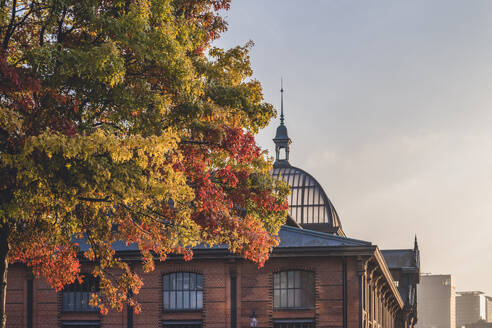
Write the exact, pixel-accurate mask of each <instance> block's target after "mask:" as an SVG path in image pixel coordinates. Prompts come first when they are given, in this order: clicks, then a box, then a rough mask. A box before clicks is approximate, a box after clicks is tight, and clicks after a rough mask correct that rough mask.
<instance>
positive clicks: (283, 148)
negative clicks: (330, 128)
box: [273, 78, 292, 166]
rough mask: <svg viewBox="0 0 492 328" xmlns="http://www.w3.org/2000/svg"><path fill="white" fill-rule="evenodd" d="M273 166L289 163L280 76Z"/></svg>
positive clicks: (282, 89)
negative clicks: (278, 123) (278, 111)
mask: <svg viewBox="0 0 492 328" xmlns="http://www.w3.org/2000/svg"><path fill="white" fill-rule="evenodd" d="M273 142H275V163H274V165H275V166H279V165H283V166H290V164H289V145H290V143H291V142H292V141H291V140H290V138H289V134H288V133H287V127H286V126H285V124H284V81H283V78H280V125H279V126H278V128H277V133H276V134H275V138H273Z"/></svg>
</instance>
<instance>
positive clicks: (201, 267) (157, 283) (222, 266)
mask: <svg viewBox="0 0 492 328" xmlns="http://www.w3.org/2000/svg"><path fill="white" fill-rule="evenodd" d="M342 263H343V262H342V258H340V257H316V258H315V257H305V258H291V259H289V258H271V259H270V260H269V261H268V262H267V263H266V265H265V267H263V268H261V269H258V268H257V266H256V265H255V264H253V263H251V262H247V261H241V260H232V259H231V260H227V259H224V260H193V261H191V262H188V263H185V262H182V261H172V260H169V261H168V262H165V263H162V264H159V265H157V266H156V270H155V271H154V272H153V273H150V274H143V275H142V277H143V281H144V286H143V288H142V290H141V292H140V294H139V295H138V299H139V301H140V303H141V305H142V310H143V312H142V313H141V314H139V315H135V316H134V327H138V328H150V327H152V328H155V327H160V326H161V323H162V321H163V320H179V319H186V320H189V319H197V320H201V321H202V322H203V323H204V327H207V328H224V327H230V320H231V318H230V274H231V272H232V273H235V274H236V275H237V283H238V285H237V286H238V287H237V293H238V304H237V305H238V312H237V321H238V327H249V321H250V316H251V314H252V313H253V311H255V312H256V315H257V318H258V327H271V326H272V320H273V319H280V318H314V319H315V320H316V327H319V328H321V327H325V328H327V327H331V328H333V327H343V304H344V302H343V265H342ZM289 269H302V270H312V271H313V272H314V273H315V286H316V306H315V308H314V309H313V310H299V311H274V310H273V292H272V291H273V281H272V279H273V278H272V274H273V273H274V272H276V271H281V270H289ZM356 270H357V268H356V262H355V259H354V258H347V286H348V288H347V304H348V308H347V319H348V328H356V327H358V322H359V321H358V320H359V319H358V311H359V305H358V297H359V289H358V286H359V285H358V276H357V271H356ZM177 271H189V272H197V273H201V274H203V277H204V300H203V301H204V308H203V311H200V312H188V313H165V312H163V303H162V275H163V274H165V273H169V272H177ZM8 279H9V284H8V298H7V303H8V305H7V313H8V325H7V326H8V327H9V328H14V327H26V304H27V303H26V298H27V297H26V294H27V293H26V269H25V268H23V267H20V266H14V267H11V268H10V271H9V276H8ZM60 302H61V297H60V296H59V294H57V293H56V292H55V291H54V290H53V289H51V288H50V286H49V285H48V284H46V283H45V282H44V281H43V280H38V279H35V281H34V305H33V306H34V308H33V310H34V318H33V322H34V327H36V328H44V327H46V328H48V327H50V328H51V327H57V326H59V324H60V322H61V321H62V320H72V319H81V320H94V319H95V320H100V321H101V327H104V328H109V327H111V328H116V327H126V322H127V318H126V315H127V312H126V309H125V310H124V311H123V312H110V314H108V315H107V316H101V315H99V314H97V313H88V314H67V313H61V311H60V310H61V304H60Z"/></svg>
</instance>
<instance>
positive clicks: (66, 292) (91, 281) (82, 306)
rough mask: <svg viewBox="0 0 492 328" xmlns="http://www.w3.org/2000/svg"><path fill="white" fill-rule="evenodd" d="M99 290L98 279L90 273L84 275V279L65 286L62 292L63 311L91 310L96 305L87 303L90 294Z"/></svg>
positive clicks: (94, 309) (93, 309) (96, 309)
mask: <svg viewBox="0 0 492 328" xmlns="http://www.w3.org/2000/svg"><path fill="white" fill-rule="evenodd" d="M98 292H99V281H98V280H97V279H96V278H94V277H93V276H91V275H85V277H84V281H83V282H82V283H81V284H80V283H79V282H78V281H76V282H74V283H73V284H71V285H68V286H66V287H65V288H64V289H63V292H62V300H63V306H62V309H63V311H64V312H93V311H98V310H99V309H98V308H97V307H93V306H90V305H89V301H90V299H91V295H92V294H97V293H98Z"/></svg>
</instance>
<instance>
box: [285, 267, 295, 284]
mask: <svg viewBox="0 0 492 328" xmlns="http://www.w3.org/2000/svg"><path fill="white" fill-rule="evenodd" d="M294 273H295V272H294V271H289V272H287V288H294Z"/></svg>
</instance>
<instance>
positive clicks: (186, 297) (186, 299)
mask: <svg viewBox="0 0 492 328" xmlns="http://www.w3.org/2000/svg"><path fill="white" fill-rule="evenodd" d="M189 308H190V292H188V291H187V292H183V309H189Z"/></svg>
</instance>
